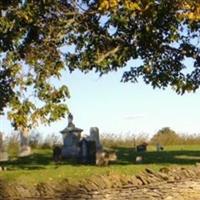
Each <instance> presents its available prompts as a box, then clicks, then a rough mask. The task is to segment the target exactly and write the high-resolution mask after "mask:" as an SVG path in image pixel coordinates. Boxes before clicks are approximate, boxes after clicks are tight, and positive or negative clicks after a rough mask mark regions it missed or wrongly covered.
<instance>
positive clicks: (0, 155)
mask: <svg viewBox="0 0 200 200" xmlns="http://www.w3.org/2000/svg"><path fill="white" fill-rule="evenodd" d="M7 160H8V153H7V152H6V151H5V150H4V146H3V133H1V132H0V161H7Z"/></svg>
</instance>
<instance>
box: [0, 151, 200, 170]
mask: <svg viewBox="0 0 200 200" xmlns="http://www.w3.org/2000/svg"><path fill="white" fill-rule="evenodd" d="M114 149H115V150H116V152H117V157H118V160H117V162H116V163H113V164H117V165H130V164H135V158H136V156H142V157H143V162H142V163H141V164H179V165H191V164H196V163H197V162H200V150H176V151H162V152H156V151H149V152H148V151H147V152H143V153H138V152H135V151H134V150H133V148H126V147H116V148H114ZM60 165H74V166H82V165H83V164H78V162H77V160H75V159H70V160H65V161H62V162H59V163H55V162H53V159H52V151H43V150H40V152H35V153H33V154H32V155H30V156H27V157H23V158H16V159H14V160H10V161H7V162H1V163H0V166H6V167H7V168H9V169H11V170H12V169H13V170H15V169H25V170H38V169H47V168H48V167H49V166H52V167H55V168H56V167H58V166H60Z"/></svg>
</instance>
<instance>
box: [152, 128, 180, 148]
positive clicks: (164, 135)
mask: <svg viewBox="0 0 200 200" xmlns="http://www.w3.org/2000/svg"><path fill="white" fill-rule="evenodd" d="M150 142H151V144H154V145H155V144H157V143H160V144H162V145H174V144H181V143H182V138H181V137H180V136H179V135H178V134H177V133H176V132H175V131H173V130H172V129H170V128H169V127H164V128H162V129H160V130H159V131H158V132H157V133H156V134H155V135H154V136H153V137H152V139H151V141H150Z"/></svg>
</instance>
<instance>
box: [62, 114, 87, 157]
mask: <svg viewBox="0 0 200 200" xmlns="http://www.w3.org/2000/svg"><path fill="white" fill-rule="evenodd" d="M82 131H83V130H82V129H80V128H77V127H76V126H75V125H74V124H73V115H72V114H71V113H69V115H68V126H67V127H66V128H65V129H64V130H62V131H61V134H62V135H63V144H64V145H63V148H62V153H61V154H62V157H63V158H70V157H73V158H78V156H79V154H80V148H79V143H80V139H81V132H82Z"/></svg>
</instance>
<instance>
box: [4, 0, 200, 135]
mask: <svg viewBox="0 0 200 200" xmlns="http://www.w3.org/2000/svg"><path fill="white" fill-rule="evenodd" d="M0 10H1V13H0V24H1V26H0V61H1V66H0V84H1V88H4V89H3V91H2V92H3V94H4V97H3V100H2V101H1V102H2V103H1V104H0V111H2V110H3V108H5V107H9V118H10V120H11V121H12V122H13V126H14V127H15V128H16V129H18V130H20V131H21V132H22V133H27V132H29V130H30V128H32V127H33V126H36V125H37V124H38V123H40V122H42V123H47V124H48V123H51V122H52V121H55V120H57V119H60V118H61V117H64V114H65V113H66V112H67V111H68V108H67V106H66V104H64V100H65V99H66V98H68V97H69V91H68V88H67V87H66V86H65V85H61V86H60V87H58V86H55V85H54V84H53V81H52V79H59V78H60V77H61V73H62V72H63V71H64V70H65V69H69V70H70V71H71V72H72V71H73V70H75V69H79V70H81V71H83V72H85V73H86V72H88V71H91V70H96V72H98V73H99V74H100V75H102V74H105V73H108V72H110V71H113V70H117V69H119V68H122V67H125V66H126V64H127V62H128V61H129V60H131V59H132V60H137V59H141V60H142V61H143V64H142V65H141V66H133V67H131V68H130V70H129V71H127V72H125V73H124V74H123V77H122V81H124V82H127V81H132V82H135V81H137V79H138V77H143V79H144V81H145V82H146V83H147V84H151V85H152V86H153V87H159V88H166V87H167V86H168V85H171V86H172V87H173V88H174V89H175V90H176V92H178V93H181V94H182V93H184V92H185V91H196V89H197V88H198V87H199V85H200V70H199V67H200V55H199V54H200V47H199V40H198V39H199V35H200V32H199V27H200V17H199V16H200V15H199V12H200V3H199V0H193V1H191V0H135V1H130V0H124V1H122V0H99V1H95V0H93V1H89V0H82V1H75V0H37V1H36V0H35V1H34V0H25V1H24V0H23V1H22V0H13V1H10V0H2V1H1V2H0ZM62 47H65V50H63V48H62ZM66 49H67V50H66ZM189 58H190V59H192V61H193V66H189V67H188V66H186V65H185V64H184V60H185V59H189ZM192 67H193V68H192ZM184 70H186V72H184ZM189 71H191V72H189ZM1 98H2V97H1ZM0 100H1V99H0ZM25 135H27V134H25Z"/></svg>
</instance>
